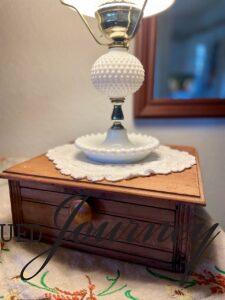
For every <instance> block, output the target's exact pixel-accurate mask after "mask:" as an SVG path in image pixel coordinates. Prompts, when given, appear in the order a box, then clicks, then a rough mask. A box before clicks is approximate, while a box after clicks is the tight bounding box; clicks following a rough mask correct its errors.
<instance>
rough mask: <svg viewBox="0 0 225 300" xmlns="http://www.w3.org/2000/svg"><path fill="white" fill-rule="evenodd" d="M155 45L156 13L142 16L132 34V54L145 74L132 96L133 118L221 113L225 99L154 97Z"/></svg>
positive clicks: (210, 115) (216, 114) (217, 114)
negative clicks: (153, 15) (137, 59)
mask: <svg viewBox="0 0 225 300" xmlns="http://www.w3.org/2000/svg"><path fill="white" fill-rule="evenodd" d="M156 46H157V17H151V18H147V19H144V20H143V22H142V25H141V28H140V30H139V32H138V34H137V37H136V43H135V55H136V56H137V57H138V58H139V59H140V61H141V62H142V64H143V66H144V68H145V71H146V77H145V81H144V84H143V86H142V88H141V89H140V90H139V91H138V92H137V93H136V94H135V97H134V116H135V118H150V117H151V118H160V117H166V118H172V117H173V118H176V117H225V99H224V100H222V99H218V98H215V99H212V98H210V99H193V100H188V101H184V100H179V99H178V100H174V99H154V74H155V59H156Z"/></svg>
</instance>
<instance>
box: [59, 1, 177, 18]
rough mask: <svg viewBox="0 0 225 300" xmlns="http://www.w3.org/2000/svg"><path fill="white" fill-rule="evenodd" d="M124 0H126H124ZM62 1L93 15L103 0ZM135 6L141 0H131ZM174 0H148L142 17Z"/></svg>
mask: <svg viewBox="0 0 225 300" xmlns="http://www.w3.org/2000/svg"><path fill="white" fill-rule="evenodd" d="M125 1H126V0H125ZM63 2H64V3H66V4H69V5H73V6H75V7H76V8H77V9H78V10H79V11H80V12H81V13H82V14H83V15H86V16H88V17H95V12H96V10H97V7H98V6H99V5H100V4H102V3H103V2H105V1H102V0H101V1H100V0H63ZM132 2H133V3H135V6H137V7H140V8H141V7H142V5H143V0H133V1H132ZM174 2H175V0H148V3H147V5H146V8H145V11H144V17H150V16H153V15H156V14H158V13H160V12H163V11H164V10H166V9H168V8H169V7H170V6H171V5H173V4H174Z"/></svg>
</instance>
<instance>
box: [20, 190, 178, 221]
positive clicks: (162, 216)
mask: <svg viewBox="0 0 225 300" xmlns="http://www.w3.org/2000/svg"><path fill="white" fill-rule="evenodd" d="M21 195H22V198H23V199H25V200H29V199H30V200H32V201H33V202H39V203H46V204H50V205H55V206H58V205H60V204H61V203H62V201H64V200H65V199H67V198H69V197H71V196H73V195H71V194H64V193H56V192H48V191H42V190H34V189H27V188H22V189H21ZM88 202H89V204H90V206H91V208H92V210H93V211H94V212H100V213H106V214H110V215H113V216H120V217H126V218H130V219H136V220H141V221H147V222H154V223H159V224H161V223H165V222H166V223H167V222H168V223H170V225H171V226H173V225H174V223H175V211H174V210H171V209H162V208H157V207H150V206H144V205H137V204H131V203H126V202H120V201H113V200H108V199H99V198H95V197H90V198H89V200H88Z"/></svg>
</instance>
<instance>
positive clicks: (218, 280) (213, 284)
mask: <svg viewBox="0 0 225 300" xmlns="http://www.w3.org/2000/svg"><path fill="white" fill-rule="evenodd" d="M216 270H219V269H218V268H217V269H216ZM223 273H224V272H223ZM192 276H193V277H194V278H195V279H196V282H197V284H199V285H206V286H209V287H210V290H211V293H212V294H225V277H224V276H223V275H222V274H213V273H212V272H211V271H207V270H204V271H203V273H202V274H198V273H193V274H192Z"/></svg>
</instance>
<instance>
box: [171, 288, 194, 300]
mask: <svg viewBox="0 0 225 300" xmlns="http://www.w3.org/2000/svg"><path fill="white" fill-rule="evenodd" d="M167 291H168V294H169V296H170V297H171V298H176V299H179V300H192V299H193V298H192V296H191V294H190V293H189V292H188V291H187V290H185V289H183V288H178V287H176V286H168V287H167Z"/></svg>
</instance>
